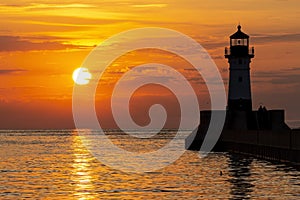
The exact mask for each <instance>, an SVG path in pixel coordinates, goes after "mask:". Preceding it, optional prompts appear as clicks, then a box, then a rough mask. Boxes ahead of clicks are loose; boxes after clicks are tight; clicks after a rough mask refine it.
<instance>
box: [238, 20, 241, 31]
mask: <svg viewBox="0 0 300 200" xmlns="http://www.w3.org/2000/svg"><path fill="white" fill-rule="evenodd" d="M237 28H238V30H239V31H240V30H241V28H242V26H241V23H240V22H239V25H238V27H237Z"/></svg>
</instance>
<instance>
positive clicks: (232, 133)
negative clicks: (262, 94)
mask: <svg viewBox="0 0 300 200" xmlns="http://www.w3.org/2000/svg"><path fill="white" fill-rule="evenodd" d="M210 116H211V111H203V112H201V123H200V125H199V127H198V130H197V131H194V132H193V133H192V134H191V135H190V136H189V137H188V138H187V139H186V149H188V150H194V151H199V150H200V148H201V146H202V143H203V141H204V139H205V137H206V132H207V129H208V126H209V123H210ZM213 151H225V152H235V153H241V154H248V155H253V156H256V157H259V158H263V159H269V160H279V161H281V160H283V161H289V162H294V163H298V164H300V130H291V129H290V128H289V127H288V126H287V125H286V124H285V122H284V110H270V111H251V112H245V111H244V112H243V111H234V112H228V113H227V115H226V121H225V125H224V129H223V131H222V133H221V137H220V138H219V140H218V142H217V144H216V145H215V146H214V149H213Z"/></svg>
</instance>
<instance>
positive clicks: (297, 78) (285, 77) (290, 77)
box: [253, 67, 300, 85]
mask: <svg viewBox="0 0 300 200" xmlns="http://www.w3.org/2000/svg"><path fill="white" fill-rule="evenodd" d="M299 71H300V67H291V68H285V69H280V70H273V71H257V72H255V73H254V74H253V78H254V82H256V83H260V82H264V83H272V84H279V85H283V84H288V85H290V84H293V85H294V84H295V85H300V74H299V73H297V72H299Z"/></svg>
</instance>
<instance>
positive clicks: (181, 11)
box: [0, 0, 300, 129]
mask: <svg viewBox="0 0 300 200" xmlns="http://www.w3.org/2000/svg"><path fill="white" fill-rule="evenodd" d="M81 2H82V1H81ZM299 7H300V2H299V1H298V0H265V1H258V0H243V1H241V0H229V1H221V0H214V1H209V0H203V1H202V0H167V1H163V3H162V1H156V0H151V1H148V0H145V1H138V0H131V1H130V0H102V1H96V0H87V1H84V2H82V3H78V2H76V1H75V0H66V1H64V0H60V1H58V0H53V1H51V3H49V1H46V0H38V1H34V2H33V1H30V0H2V1H1V3H0V16H1V17H0V129H7V128H8V129H23V128H24V129H39V128H43V129H46V128H51V129H52V128H74V125H73V120H72V107H71V106H72V89H73V84H74V83H73V81H72V73H73V71H74V70H75V69H76V68H78V67H79V66H80V65H81V63H82V62H83V60H84V58H85V57H86V56H87V55H88V53H89V52H90V51H91V50H92V49H93V47H94V46H95V45H97V44H99V43H101V42H102V41H103V40H105V39H106V38H108V37H110V36H112V35H114V34H116V33H119V32H121V31H125V30H128V29H132V28H138V27H149V26H152V27H153V26H155V27H164V28H171V29H174V30H177V31H180V32H182V33H184V34H186V35H189V36H190V37H192V38H194V39H195V40H197V41H198V42H199V43H200V44H201V45H203V46H204V47H205V48H206V49H207V50H208V52H209V53H210V54H211V56H212V58H213V59H214V61H215V62H216V64H217V66H218V68H219V69H220V71H221V74H222V77H223V79H224V81H225V83H227V79H228V70H227V69H228V65H227V61H226V59H225V58H224V56H223V54H224V47H225V46H228V42H229V41H228V37H229V35H231V34H232V33H233V32H235V31H236V26H237V24H238V23H239V22H240V23H241V24H242V27H243V30H244V31H245V32H246V33H248V34H249V35H250V36H251V45H253V46H255V50H256V51H255V52H256V57H255V58H254V60H253V62H252V65H251V70H252V71H251V73H252V93H253V104H254V105H253V106H254V108H257V107H258V106H259V105H260V103H263V104H264V105H266V106H267V107H268V108H270V109H271V108H282V109H285V110H286V117H287V120H288V121H289V122H290V124H291V125H295V124H296V125H297V126H300V123H299V122H300V114H299V113H300V106H299V105H298V104H299V102H300V93H299V87H300V60H299V56H300V48H299V46H300V20H299V19H300V12H299ZM135 53H136V54H138V55H139V59H140V60H138V61H137V60H136V59H135V58H133V57H134V56H130V55H125V57H124V58H123V60H122V58H120V60H119V61H116V62H115V63H114V64H115V65H116V66H119V68H120V66H122V67H123V68H125V67H126V66H127V67H130V66H133V65H137V64H139V63H145V62H149V61H153V59H154V60H156V61H161V62H163V63H165V64H170V65H177V66H183V65H184V67H185V68H186V67H187V65H185V64H183V65H181V64H182V62H183V61H181V60H180V59H179V58H174V59H173V58H172V59H170V55H168V54H164V53H163V54H159V53H155V52H154V53H153V54H152V57H151V58H149V56H148V54H147V53H143V52H135ZM153 55H157V56H158V57H155V58H153ZM171 57H172V56H171ZM127 69H128V68H127ZM115 70H116V69H115ZM118 70H120V69H118ZM181 72H182V73H183V74H184V75H186V76H189V78H190V80H195V77H194V79H193V76H196V75H195V74H193V73H190V72H189V71H188V70H186V71H184V68H182V70H181ZM116 74H117V73H109V72H108V73H107V79H108V80H113V81H112V82H109V81H108V82H107V85H108V86H107V89H106V90H105V91H99V90H98V91H97V95H99V99H98V103H97V107H99V110H101V108H100V107H101V106H102V109H104V110H105V109H107V108H106V107H107V105H108V100H107V99H108V95H105V94H109V87H112V84H113V83H114V81H116V80H117V78H118V76H117V75H116ZM192 84H193V87H194V88H196V90H197V87H199V90H197V91H198V94H199V100H200V107H201V105H204V106H203V108H205V105H206V101H207V95H206V94H205V86H204V85H203V84H201V83H200V84H199V81H198V82H194V83H192ZM226 87H227V85H226ZM148 89H149V88H148ZM202 91H203V92H202ZM161 92H162V93H163V90H162V91H161ZM201 92H202V93H201ZM141 94H143V95H145V94H148V95H150V96H151V89H150V91H148V92H145V91H144V92H143V93H141ZM164 94H165V95H160V96H161V100H162V101H163V102H164V103H166V104H167V102H168V99H165V97H164V96H167V95H166V94H168V91H164ZM101 96H102V98H100V97H101ZM141 96H142V95H138V93H137V98H136V103H134V106H133V108H132V109H133V110H140V108H141V107H143V105H144V104H145V106H146V107H147V106H149V105H148V104H149V103H150V102H152V101H153V102H156V101H157V97H156V96H155V95H154V96H152V98H153V99H152V100H151V98H150V100H148V101H147V102H144V101H141V100H139V98H141ZM148 99H149V98H148ZM134 101H135V100H133V102H134ZM141 102H143V103H141ZM169 102H171V103H172V102H173V104H176V102H175V101H174V99H173V100H171V99H170V100H169ZM173 104H172V105H173ZM170 110H171V111H170V112H174V113H171V114H173V115H175V113H176V112H177V111H176V110H173V111H172V109H170ZM134 113H135V114H133V115H136V116H137V117H136V121H137V122H138V123H141V124H143V123H147V118H143V116H138V115H139V114H138V112H134ZM142 113H143V112H142ZM140 115H142V114H140ZM98 116H99V118H101V119H102V120H103V123H104V124H105V125H106V126H107V127H109V126H113V124H114V123H113V122H112V121H111V119H110V116H109V114H108V113H107V112H106V111H103V112H102V113H101V112H100V113H98ZM105 116H108V117H105Z"/></svg>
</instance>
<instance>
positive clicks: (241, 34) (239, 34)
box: [230, 25, 249, 39]
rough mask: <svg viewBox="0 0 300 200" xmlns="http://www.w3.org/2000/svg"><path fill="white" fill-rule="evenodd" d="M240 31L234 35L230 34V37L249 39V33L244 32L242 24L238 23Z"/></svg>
mask: <svg viewBox="0 0 300 200" xmlns="http://www.w3.org/2000/svg"><path fill="white" fill-rule="evenodd" d="M237 28H238V31H237V32H236V33H234V34H233V35H231V36H230V39H248V38H249V35H247V34H246V33H244V32H242V31H241V29H242V26H241V25H238V27H237Z"/></svg>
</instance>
